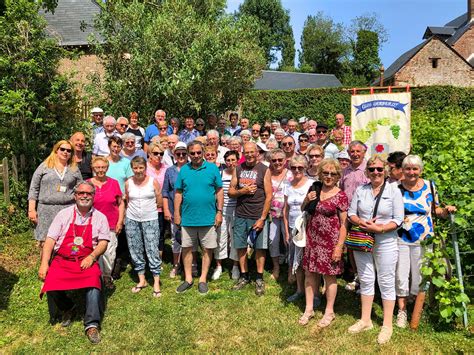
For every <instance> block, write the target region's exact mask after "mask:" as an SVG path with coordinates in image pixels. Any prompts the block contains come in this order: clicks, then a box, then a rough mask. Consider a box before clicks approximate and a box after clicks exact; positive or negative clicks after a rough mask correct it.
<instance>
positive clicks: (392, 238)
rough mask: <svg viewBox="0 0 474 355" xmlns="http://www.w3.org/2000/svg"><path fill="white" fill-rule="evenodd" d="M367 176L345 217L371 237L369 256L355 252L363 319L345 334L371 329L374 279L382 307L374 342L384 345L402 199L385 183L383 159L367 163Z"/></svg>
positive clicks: (391, 303) (393, 186) (390, 313)
mask: <svg viewBox="0 0 474 355" xmlns="http://www.w3.org/2000/svg"><path fill="white" fill-rule="evenodd" d="M366 175H367V177H368V178H369V181H370V182H369V183H368V184H365V185H361V186H359V187H358V188H357V190H356V191H355V193H354V195H353V197H352V201H351V206H350V208H349V213H348V215H349V218H350V222H351V223H352V224H353V225H355V226H359V227H360V228H361V229H362V230H364V231H366V232H370V233H373V234H374V246H373V250H372V252H371V253H370V252H364V251H357V250H354V258H355V262H356V265H357V271H358V274H359V279H360V298H361V303H362V315H361V319H360V320H358V321H357V323H355V324H354V325H352V326H351V327H349V329H348V331H349V333H352V334H355V333H360V332H362V331H365V330H369V329H372V328H373V325H372V320H371V319H370V314H371V312H372V303H373V300H374V294H375V277H376V276H377V283H378V285H379V289H380V293H381V297H382V305H383V326H382V329H381V330H380V333H379V335H378V338H377V341H378V343H379V344H384V343H386V342H388V341H389V340H390V338H391V336H392V320H393V310H394V307H395V298H396V297H395V274H396V267H397V260H398V242H397V239H398V238H397V231H396V230H397V229H398V227H399V226H400V224H401V223H402V222H403V199H402V194H401V193H400V189H399V188H398V187H397V185H396V184H389V183H386V177H387V175H388V172H387V162H386V161H385V160H383V159H382V158H380V157H374V158H371V159H369V160H368V162H367V166H366Z"/></svg>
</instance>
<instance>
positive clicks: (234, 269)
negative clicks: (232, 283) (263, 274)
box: [232, 265, 240, 280]
mask: <svg viewBox="0 0 474 355" xmlns="http://www.w3.org/2000/svg"><path fill="white" fill-rule="evenodd" d="M239 278H240V268H239V266H238V265H234V266H232V280H238V279H239Z"/></svg>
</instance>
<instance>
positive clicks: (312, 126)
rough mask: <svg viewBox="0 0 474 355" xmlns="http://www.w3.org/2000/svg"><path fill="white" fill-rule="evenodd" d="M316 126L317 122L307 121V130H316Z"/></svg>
mask: <svg viewBox="0 0 474 355" xmlns="http://www.w3.org/2000/svg"><path fill="white" fill-rule="evenodd" d="M317 126H318V122H316V121H315V120H309V121H308V130H309V129H316V127H317Z"/></svg>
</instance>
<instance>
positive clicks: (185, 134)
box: [179, 116, 200, 144]
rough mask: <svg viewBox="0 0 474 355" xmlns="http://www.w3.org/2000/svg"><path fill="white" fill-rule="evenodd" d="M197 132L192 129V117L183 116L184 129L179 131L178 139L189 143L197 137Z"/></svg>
mask: <svg viewBox="0 0 474 355" xmlns="http://www.w3.org/2000/svg"><path fill="white" fill-rule="evenodd" d="M199 136H200V134H199V132H198V131H197V130H196V129H194V118H192V117H191V116H187V117H185V118H184V129H183V130H182V131H181V132H179V140H180V141H181V142H184V143H186V144H188V143H191V142H192V141H193V140H195V139H196V138H197V137H199Z"/></svg>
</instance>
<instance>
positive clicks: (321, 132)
mask: <svg viewBox="0 0 474 355" xmlns="http://www.w3.org/2000/svg"><path fill="white" fill-rule="evenodd" d="M316 133H317V134H326V133H328V131H316Z"/></svg>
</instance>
